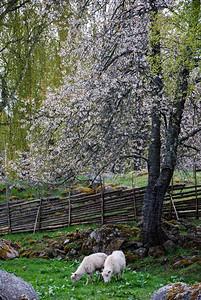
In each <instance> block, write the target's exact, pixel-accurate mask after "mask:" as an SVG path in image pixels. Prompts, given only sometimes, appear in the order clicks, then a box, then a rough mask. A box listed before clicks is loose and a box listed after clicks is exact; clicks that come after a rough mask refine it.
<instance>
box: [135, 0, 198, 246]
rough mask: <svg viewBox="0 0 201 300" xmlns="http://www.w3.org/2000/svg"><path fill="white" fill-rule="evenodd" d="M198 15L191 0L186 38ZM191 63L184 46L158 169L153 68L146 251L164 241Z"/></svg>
mask: <svg viewBox="0 0 201 300" xmlns="http://www.w3.org/2000/svg"><path fill="white" fill-rule="evenodd" d="M155 4H156V2H155V1H154V0H150V5H151V7H152V17H151V19H150V21H151V26H150V30H151V34H154V35H155V37H158V38H156V39H155V41H158V42H156V43H155V44H154V43H153V44H152V43H151V48H152V49H151V57H152V64H153V66H154V64H155V62H157V57H160V31H159V30H158V29H157V28H156V27H154V21H155V20H156V18H157V13H158V10H157V7H156V5H155ZM199 13H200V1H198V0H193V1H192V3H191V14H192V17H193V18H194V19H193V21H192V18H191V23H190V24H189V34H190V33H191V31H192V30H194V29H195V28H196V27H197V24H198V22H199V21H198V20H199V17H198V16H199ZM154 30H155V31H154ZM192 59H193V57H192V53H191V50H190V49H189V47H188V46H186V49H185V50H184V56H183V64H182V65H181V66H180V72H179V74H178V80H177V89H176V91H175V95H174V101H173V105H172V113H171V114H170V116H169V123H168V124H167V129H166V144H165V150H164V155H163V164H162V166H160V160H161V153H160V152H161V140H160V117H161V115H160V94H161V90H162V82H160V81H159V80H158V79H159V78H161V76H160V72H161V70H160V67H159V66H158V65H155V67H156V68H155V69H156V70H158V71H157V73H155V74H154V76H155V80H154V81H153V82H154V83H155V87H153V91H152V97H154V99H158V100H157V102H158V103H156V105H155V106H154V107H153V110H152V133H151V144H150V147H149V159H148V171H149V177H148V185H147V189H146V193H145V196H144V202H143V212H142V213H143V228H142V231H141V238H142V241H143V243H144V245H145V246H146V247H147V248H149V247H151V246H155V245H160V244H162V243H163V242H164V241H165V240H166V239H167V237H166V234H165V232H164V230H163V228H162V225H161V220H162V211H163V202H164V198H165V194H166V192H167V189H168V187H169V184H170V182H171V179H172V176H173V173H174V169H175V165H176V161H177V147H178V138H179V134H180V127H181V120H182V115H183V110H184V104H185V101H186V98H187V91H188V79H189V73H190V64H189V62H190V61H191V60H192ZM153 69H154V68H153ZM156 79H157V80H156ZM157 90H158V92H157Z"/></svg>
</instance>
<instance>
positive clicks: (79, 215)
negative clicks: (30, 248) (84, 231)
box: [0, 185, 201, 235]
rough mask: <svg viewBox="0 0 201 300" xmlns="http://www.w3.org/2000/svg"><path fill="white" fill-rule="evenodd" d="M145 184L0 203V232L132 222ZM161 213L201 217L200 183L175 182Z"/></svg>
mask: <svg viewBox="0 0 201 300" xmlns="http://www.w3.org/2000/svg"><path fill="white" fill-rule="evenodd" d="M144 192H145V187H141V188H133V189H126V190H122V189H118V190H114V191H110V192H103V191H102V192H101V193H98V194H90V195H86V194H79V195H73V196H71V195H69V196H68V197H65V198H60V197H50V198H45V199H36V200H33V201H26V202H25V201H15V202H13V201H12V202H9V201H8V202H7V203H6V204H1V205H0V235H4V234H7V233H21V232H33V233H35V232H36V231H54V230H57V229H61V228H63V227H66V226H70V225H78V224H93V223H96V224H107V223H128V222H133V221H134V220H136V219H137V218H138V217H140V216H141V212H142V204H143V196H144ZM163 214H164V217H166V218H169V219H172V218H185V217H196V218H199V217H201V185H197V186H185V185H175V186H171V187H170V188H169V191H168V193H167V195H166V198H165V203H164V210H163Z"/></svg>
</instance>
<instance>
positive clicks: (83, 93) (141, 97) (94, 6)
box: [2, 0, 201, 247]
mask: <svg viewBox="0 0 201 300" xmlns="http://www.w3.org/2000/svg"><path fill="white" fill-rule="evenodd" d="M25 2H26V1H25ZM20 3H21V4H22V5H23V4H24V2H20ZM31 3H32V2H31ZM33 3H34V2H33ZM33 3H32V4H33ZM36 3H37V1H36ZM50 3H52V4H53V3H54V1H53V2H51V1H50V2H49V1H45V7H44V6H43V5H42V4H41V5H42V6H41V7H42V11H44V16H45V17H44V23H43V22H42V23H40V22H39V23H37V24H43V26H42V25H41V26H42V27H45V28H46V27H47V25H48V22H49V20H51V24H54V27H51V28H53V29H54V31H51V30H50V28H49V27H48V30H47V31H44V32H45V33H46V34H47V36H48V39H46V37H47V36H44V37H43V38H42V39H41V41H45V43H46V42H47V41H51V42H53V45H54V46H55V45H58V44H57V43H56V42H55V39H52V38H50V35H53V37H54V36H55V37H57V39H56V41H58V43H59V47H56V51H53V52H52V47H50V42H48V43H47V47H46V44H45V46H44V47H42V46H43V45H44V44H43V43H42V44H40V43H37V45H40V47H41V48H40V47H39V48H38V47H37V48H35V49H36V50H38V49H41V51H42V50H44V49H45V53H46V55H47V64H45V67H47V66H48V67H49V66H50V67H52V65H54V62H55V58H57V57H58V60H59V63H57V62H56V64H55V66H56V67H58V66H61V74H62V80H60V81H59V82H58V84H57V83H56V82H55V80H56V79H55V80H53V81H52V80H47V81H46V80H45V89H44V93H41V90H40V93H39V94H37V93H36V94H35V93H34V92H31V93H25V92H24V91H26V89H25V88H23V89H22V90H23V92H22V90H20V89H19V90H18V98H20V99H22V100H21V101H22V103H23V105H22V107H23V109H24V110H25V113H24V116H23V118H21V119H20V120H21V121H22V119H23V123H24V125H25V126H28V127H29V130H28V131H26V133H28V134H27V145H28V150H27V151H23V152H21V153H19V155H18V159H16V160H15V161H13V162H9V165H8V168H9V169H10V168H11V167H12V168H13V169H14V170H16V172H17V174H18V176H20V177H21V178H24V179H25V178H26V179H29V180H37V181H38V180H42V181H55V180H56V181H58V180H68V179H70V178H71V177H74V176H76V175H77V174H80V173H81V172H85V173H86V172H89V173H90V174H92V175H93V177H95V176H97V175H98V174H100V173H101V172H103V170H110V171H113V172H123V171H127V170H131V168H132V169H133V168H140V167H141V166H142V165H143V164H145V166H147V167H148V171H149V179H148V185H147V191H146V194H145V198H144V209H143V228H142V239H143V242H144V244H145V245H147V247H149V246H151V245H155V244H157V243H160V242H162V241H164V240H165V239H166V236H165V233H164V232H163V230H162V227H161V215H162V207H163V201H164V197H165V193H166V192H167V189H168V186H169V184H170V181H171V178H172V176H173V172H174V170H175V168H176V167H180V165H182V166H183V168H184V167H185V165H186V167H187V168H190V167H191V166H190V165H191V163H192V157H195V155H196V160H197V163H198V164H200V154H201V151H200V149H201V147H200V141H201V139H200V137H201V136H200V132H201V120H200V116H201V100H200V82H201V80H200V78H201V77H200V51H201V47H200V46H201V45H200V43H201V40H200V32H201V23H200V1H199V0H191V1H190V0H183V1H170V0H168V1H163V0H149V1H140V0H117V1H113V0H99V1H92V0H89V1H84V0H79V1H76V0H75V1H71V2H68V3H67V9H66V10H65V11H64V13H63V14H61V7H63V5H64V2H62V1H61V2H55V3H57V4H58V6H57V4H55V5H54V6H53V8H52V6H51V9H50ZM34 4H35V3H34ZM38 5H39V6H40V1H39V2H38ZM60 5H61V6H60ZM24 12H25V13H26V14H27V9H25V11H24ZM69 12H70V13H69ZM32 13H33V12H32ZM34 13H36V12H35V10H34ZM20 16H21V15H20ZM39 17H40V14H38V15H37V18H34V19H32V17H31V20H35V21H37V22H38V18H39ZM47 20H48V21H47ZM52 20H54V22H53V23H52ZM30 26H32V23H30ZM37 26H38V25H37ZM37 26H36V28H38V27H37ZM39 29H40V26H39V28H38V30H39ZM23 30H24V31H23V33H24V34H23V36H26V32H27V31H26V30H25V29H23ZM31 32H32V30H31ZM4 33H6V31H4ZM28 33H29V30H28ZM63 36H65V38H63ZM12 39H13V38H12ZM12 39H11V40H12ZM31 41H32V39H31ZM55 43H56V44H55ZM9 45H10V43H9ZM23 45H26V43H25V44H23ZM34 45H35V44H34ZM27 47H28V48H27ZM27 47H25V48H26V49H27V51H28V52H29V45H27ZM19 48H20V49H19V51H20V53H21V52H22V51H23V53H24V51H25V49H24V48H21V46H20V47H19ZM53 48H54V47H53ZM42 53H43V52H42ZM36 54H37V52H31V57H30V58H29V59H28V61H27V62H30V59H31V58H32V57H35V58H36V57H37V55H36ZM6 55H9V52H8V51H7V52H6ZM6 55H5V56H6ZM18 55H19V53H18ZM40 55H41V52H40ZM23 57H26V55H24V54H23ZM39 57H41V60H39V64H37V59H36V60H33V61H34V66H33V70H35V71H34V72H33V73H32V72H30V69H26V76H25V77H24V80H25V81H24V84H25V85H26V84H27V80H29V78H30V77H29V74H30V76H31V75H32V74H37V75H38V73H37V72H38V70H39V69H41V68H42V70H43V63H42V60H43V59H42V56H39ZM52 60H53V62H52ZM35 62H36V64H35ZM11 63H12V60H11ZM23 66H24V64H23ZM47 69H48V70H49V68H47ZM5 70H7V69H5ZM14 70H15V68H14ZM28 71H29V72H28ZM16 72H19V70H18V67H17V68H16ZM3 74H4V76H5V74H6V72H4V73H3ZM20 74H21V72H19V74H18V73H16V75H15V76H12V79H13V78H15V79H16V80H18V81H19V79H18V78H20V79H21V76H20ZM47 74H48V75H47ZM44 75H45V76H47V78H48V79H52V78H54V72H52V71H51V72H50V74H49V73H48V72H45V73H43V72H42V73H41V74H39V81H40V80H42V76H43V77H44ZM56 77H57V78H60V73H58V74H57V76H56ZM34 78H35V76H34ZM36 78H37V76H36ZM39 81H37V83H38V82H39ZM6 82H9V83H11V82H12V80H9V81H5V82H4V81H3V78H2V93H3V94H2V99H4V98H5V99H6V97H7V96H6V97H4V98H3V96H4V95H7V92H6V91H7V89H6V88H4V86H5V83H6ZM48 84H49V86H48ZM25 85H24V86H25ZM28 86H29V85H28ZM47 86H48V88H47ZM33 87H34V88H35V89H36V88H37V87H38V85H37V84H34V85H33ZM39 87H41V85H39ZM20 91H21V93H20ZM38 95H40V101H39V105H38V106H37V109H36V107H34V109H32V108H33V105H35V103H37V97H38ZM27 96H28V97H29V99H31V106H30V101H27V100H26V97H27ZM7 98H8V97H7ZM2 103H4V101H2ZM16 103H17V102H16ZM18 103H19V102H18ZM33 103H34V104H33ZM29 108H31V114H30V113H28V111H29ZM30 122H31V126H29V123H30ZM25 150H26V149H25ZM187 158H188V160H187Z"/></svg>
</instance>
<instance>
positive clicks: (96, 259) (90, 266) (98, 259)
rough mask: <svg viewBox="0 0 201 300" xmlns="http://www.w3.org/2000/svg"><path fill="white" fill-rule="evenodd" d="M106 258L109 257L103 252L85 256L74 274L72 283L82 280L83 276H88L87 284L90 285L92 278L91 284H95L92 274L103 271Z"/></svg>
mask: <svg viewBox="0 0 201 300" xmlns="http://www.w3.org/2000/svg"><path fill="white" fill-rule="evenodd" d="M106 258H107V255H106V254H105V253H101V252H98V253H94V254H91V255H89V256H85V258H84V259H83V261H82V263H81V264H80V265H79V267H78V268H77V271H76V272H75V273H73V274H72V276H71V279H72V281H74V282H75V281H78V280H80V278H81V276H83V275H85V274H88V277H87V282H86V284H88V282H89V278H91V282H92V283H93V279H92V273H93V272H95V271H97V270H99V271H100V270H101V269H103V267H104V262H105V260H106Z"/></svg>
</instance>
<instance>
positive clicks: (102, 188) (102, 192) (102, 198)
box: [100, 177, 104, 225]
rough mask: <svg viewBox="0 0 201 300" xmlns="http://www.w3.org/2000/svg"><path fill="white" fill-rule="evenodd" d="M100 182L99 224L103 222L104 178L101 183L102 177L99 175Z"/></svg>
mask: <svg viewBox="0 0 201 300" xmlns="http://www.w3.org/2000/svg"><path fill="white" fill-rule="evenodd" d="M100 183H101V225H103V224H104V179H103V183H102V178H101V177H100Z"/></svg>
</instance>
